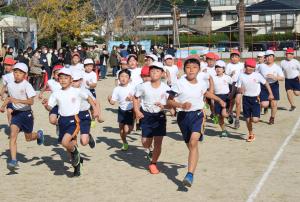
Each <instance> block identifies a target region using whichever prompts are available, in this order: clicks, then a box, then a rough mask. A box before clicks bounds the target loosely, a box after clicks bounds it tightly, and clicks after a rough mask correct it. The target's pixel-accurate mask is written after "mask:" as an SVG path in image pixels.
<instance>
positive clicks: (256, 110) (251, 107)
mask: <svg viewBox="0 0 300 202" xmlns="http://www.w3.org/2000/svg"><path fill="white" fill-rule="evenodd" d="M255 68H256V62H255V59H247V60H246V61H245V72H244V73H242V74H241V75H240V76H239V79H238V81H237V83H236V87H237V88H238V91H239V92H240V93H241V94H242V95H243V114H244V117H245V118H246V123H247V128H248V132H249V134H248V138H247V142H252V141H254V140H255V135H254V133H253V126H252V125H253V124H252V123H257V122H258V121H259V118H260V99H259V94H260V92H261V84H262V85H264V86H265V88H266V89H267V91H268V99H269V100H272V99H273V98H274V97H273V94H272V90H271V88H270V85H269V84H268V82H267V81H266V80H265V79H264V77H263V76H262V75H261V74H259V73H257V72H255Z"/></svg>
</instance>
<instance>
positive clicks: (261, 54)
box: [257, 52, 265, 57]
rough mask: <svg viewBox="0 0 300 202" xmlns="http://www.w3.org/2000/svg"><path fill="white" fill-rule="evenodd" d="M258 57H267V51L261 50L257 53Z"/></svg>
mask: <svg viewBox="0 0 300 202" xmlns="http://www.w3.org/2000/svg"><path fill="white" fill-rule="evenodd" d="M257 57H265V53H264V52H259V53H258V54H257Z"/></svg>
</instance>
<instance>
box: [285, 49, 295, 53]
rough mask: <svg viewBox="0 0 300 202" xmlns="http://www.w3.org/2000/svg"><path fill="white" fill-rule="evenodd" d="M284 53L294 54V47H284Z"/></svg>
mask: <svg viewBox="0 0 300 202" xmlns="http://www.w3.org/2000/svg"><path fill="white" fill-rule="evenodd" d="M285 54H294V49H293V48H288V49H286V52H285Z"/></svg>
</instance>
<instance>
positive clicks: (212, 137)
mask: <svg viewBox="0 0 300 202" xmlns="http://www.w3.org/2000/svg"><path fill="white" fill-rule="evenodd" d="M280 85H281V101H280V102H279V110H278V114H277V117H276V119H275V125H272V126H269V125H268V124H267V123H266V122H267V121H268V119H269V116H270V113H269V114H268V115H264V116H262V118H261V122H260V123H258V124H256V125H255V126H254V128H255V132H256V141H255V142H253V143H246V141H245V138H246V134H247V130H246V125H245V122H244V121H242V122H241V128H240V129H239V130H235V129H232V128H230V127H228V129H229V131H230V132H231V133H232V135H231V136H230V137H228V138H223V139H220V138H219V134H220V132H219V131H220V129H219V127H218V126H217V125H213V124H212V123H208V125H207V128H206V137H205V140H204V142H202V143H199V144H200V145H199V146H200V161H199V163H198V167H197V170H196V173H195V178H194V184H193V186H192V188H189V189H187V188H184V187H182V185H181V180H182V179H183V177H184V175H185V174H186V171H187V168H186V166H187V155H188V150H187V148H186V146H185V144H184V142H183V141H182V139H181V134H180V132H179V128H178V126H177V124H176V120H175V118H172V117H170V116H168V125H167V132H168V134H167V137H166V138H165V139H164V141H163V149H162V154H161V157H160V162H159V163H158V167H159V168H160V169H161V171H162V172H161V173H160V174H158V175H151V174H149V172H148V171H147V169H146V168H147V166H148V162H147V160H146V158H145V152H144V150H143V148H142V147H141V142H140V132H137V133H136V132H133V133H132V134H131V135H129V137H128V140H129V143H130V148H129V150H128V151H127V152H123V151H121V150H120V148H121V143H120V138H119V134H118V124H117V122H116V119H117V114H116V112H117V110H116V109H117V106H110V105H109V104H108V102H107V99H106V98H107V96H108V95H109V94H110V93H111V92H112V89H113V87H114V82H113V79H112V78H109V79H106V80H103V81H100V82H99V83H98V87H97V96H98V99H99V100H100V102H101V104H102V110H103V117H104V119H105V122H104V123H102V124H99V123H98V124H97V125H96V128H94V129H92V134H93V136H94V137H95V139H96V142H97V144H96V148H95V149H90V148H89V147H80V151H81V152H82V155H83V157H84V159H85V160H84V165H83V174H82V176H81V177H79V178H72V177H71V176H72V172H73V169H72V167H71V165H70V164H69V163H68V160H67V159H68V157H67V155H66V153H65V151H64V149H63V148H62V147H61V146H60V145H58V144H57V138H56V134H55V127H54V126H52V125H50V124H49V123H48V112H46V110H45V109H44V108H43V106H42V105H41V103H40V101H39V100H38V99H36V100H35V104H34V107H33V111H34V116H35V127H34V128H35V129H36V130H37V129H39V128H42V129H44V132H45V134H46V136H45V137H46V138H45V145H44V146H38V145H37V144H36V143H35V142H30V143H28V142H25V139H24V135H23V134H19V139H18V160H19V161H20V169H19V170H17V171H16V172H15V173H14V172H10V171H9V170H8V169H7V168H6V162H7V158H8V156H9V150H8V135H7V132H8V128H7V124H6V123H7V121H6V115H5V114H1V115H0V128H1V130H0V148H1V150H0V198H1V201H19V200H22V201H84V200H85V201H246V200H247V198H248V196H249V195H250V194H251V193H252V191H253V190H254V189H255V187H256V186H257V183H258V182H259V180H260V178H261V177H262V175H263V173H264V172H265V171H266V169H267V167H268V165H269V164H270V162H271V161H272V159H273V156H274V155H275V154H276V152H277V150H278V149H279V147H280V146H281V144H282V143H283V142H284V140H285V138H286V137H287V136H288V135H289V134H290V133H291V131H292V128H293V127H294V125H295V123H296V122H297V120H298V119H299V117H300V101H299V98H297V99H296V103H297V106H298V108H299V109H297V110H296V111H294V112H289V111H288V110H287V108H289V105H288V102H287V99H286V95H285V93H284V89H283V87H284V83H283V82H282V83H280ZM208 121H209V120H208ZM209 122H210V121H209ZM299 148H300V129H299V128H298V129H297V131H296V135H295V136H294V137H293V138H292V139H291V141H290V142H289V144H288V145H287V146H286V147H285V149H284V151H283V153H282V156H281V157H280V158H279V161H278V162H277V164H276V165H275V168H274V170H273V171H272V172H271V174H270V176H269V177H268V179H267V180H266V182H265V184H264V186H263V187H262V189H261V191H260V192H259V194H258V195H257V198H256V201H268V202H269V201H299V200H300V192H299V187H300V170H299V168H300V158H299V151H300V149H299Z"/></svg>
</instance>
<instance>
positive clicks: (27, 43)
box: [25, 15, 31, 48]
mask: <svg viewBox="0 0 300 202" xmlns="http://www.w3.org/2000/svg"><path fill="white" fill-rule="evenodd" d="M28 47H31V32H30V18H29V16H28V15H27V16H26V36H25V48H28Z"/></svg>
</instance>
